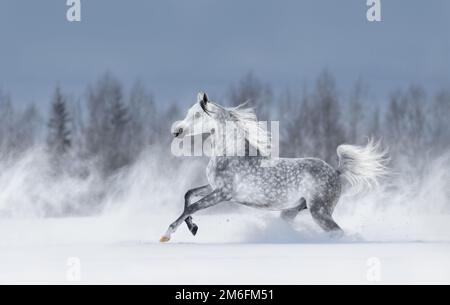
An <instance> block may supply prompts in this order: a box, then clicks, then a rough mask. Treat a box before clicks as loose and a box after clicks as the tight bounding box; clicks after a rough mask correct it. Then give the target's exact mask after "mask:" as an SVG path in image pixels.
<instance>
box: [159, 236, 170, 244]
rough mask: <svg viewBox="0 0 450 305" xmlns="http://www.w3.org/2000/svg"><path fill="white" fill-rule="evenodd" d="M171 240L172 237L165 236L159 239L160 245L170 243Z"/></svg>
mask: <svg viewBox="0 0 450 305" xmlns="http://www.w3.org/2000/svg"><path fill="white" fill-rule="evenodd" d="M169 240H170V236H166V235H163V236H162V237H161V238H160V239H159V242H160V243H166V242H168V241H169Z"/></svg>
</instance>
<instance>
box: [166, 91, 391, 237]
mask: <svg viewBox="0 0 450 305" xmlns="http://www.w3.org/2000/svg"><path fill="white" fill-rule="evenodd" d="M230 123H231V124H234V126H235V127H236V128H237V129H239V130H241V131H248V130H252V129H253V131H257V132H258V133H259V135H261V134H262V136H257V137H255V136H252V135H251V132H250V133H249V132H243V133H242V134H243V135H244V137H245V140H246V144H247V150H246V152H248V151H249V150H248V148H249V147H253V148H256V151H257V153H256V155H244V156H236V155H234V156H227V155H226V149H227V147H226V146H227V145H228V144H227V143H229V141H223V138H221V137H223V134H224V133H225V132H224V130H225V129H226V126H227V124H230ZM172 132H173V135H174V136H175V137H176V138H183V137H186V136H193V135H196V134H200V133H209V134H210V138H211V139H212V143H213V147H214V152H213V153H212V155H211V159H210V162H209V164H208V166H207V169H206V176H207V178H208V182H209V184H208V185H205V186H201V187H198V188H194V189H191V190H189V191H188V192H187V193H186V195H185V196H184V199H185V205H184V211H183V213H182V214H181V216H180V217H179V218H178V219H177V220H175V221H174V222H173V223H172V224H171V225H170V226H169V228H168V230H167V232H166V233H165V234H164V235H163V236H162V237H161V239H160V241H161V242H167V241H169V240H170V236H171V234H172V233H174V232H175V230H176V229H177V228H178V227H179V226H180V225H181V224H182V223H183V222H186V224H187V226H188V228H189V230H190V231H191V233H192V234H194V235H195V234H196V233H197V230H198V227H197V225H195V224H194V223H193V221H192V216H191V215H192V214H194V213H195V212H197V211H199V210H203V209H206V208H208V207H211V206H214V205H216V204H219V203H221V202H225V201H233V202H236V203H239V204H243V205H246V206H251V207H255V208H264V209H269V210H278V211H281V217H282V218H283V219H285V220H286V221H289V222H290V221H293V220H294V218H295V217H296V216H297V214H298V213H299V212H300V211H301V210H304V209H308V210H309V212H310V213H311V215H312V217H313V219H314V220H315V222H316V223H317V224H318V225H319V226H320V227H321V228H322V229H323V230H325V231H326V232H332V233H338V234H341V233H342V232H343V231H342V229H341V228H340V227H339V226H338V224H337V223H336V222H335V221H334V220H333V218H332V213H333V210H334V208H335V206H336V204H337V202H338V199H339V197H340V195H341V187H342V185H343V184H344V183H349V185H350V186H351V187H354V188H356V189H357V190H361V189H363V188H366V187H368V188H370V187H372V186H375V185H377V184H378V178H379V177H380V176H382V175H384V174H385V173H386V172H387V168H386V162H387V157H386V151H381V150H380V145H379V142H378V143H374V142H373V141H372V140H370V141H369V142H368V143H367V145H366V146H363V147H361V146H353V145H340V146H338V148H337V155H338V158H339V166H338V168H337V169H334V168H333V167H331V166H330V165H329V164H327V163H326V162H325V161H322V160H320V159H316V158H270V157H268V156H267V147H268V140H267V139H268V138H269V133H267V132H265V131H264V130H263V129H262V128H260V127H259V126H258V122H257V120H256V115H255V114H254V112H253V110H252V109H251V108H247V107H245V106H243V105H241V106H238V107H233V108H226V107H223V106H220V105H218V104H216V103H213V102H212V101H210V100H209V99H208V96H207V95H206V94H205V93H202V92H200V93H199V94H198V101H197V103H195V104H194V105H193V106H192V107H191V108H190V109H189V111H188V113H187V115H186V118H185V119H184V120H183V121H181V122H179V123H177V124H176V125H175V126H174V128H173V130H172ZM253 133H254V132H253ZM224 143H225V144H224ZM196 197H197V198H199V197H200V198H201V199H199V200H198V201H196V202H192V200H193V199H194V198H196Z"/></svg>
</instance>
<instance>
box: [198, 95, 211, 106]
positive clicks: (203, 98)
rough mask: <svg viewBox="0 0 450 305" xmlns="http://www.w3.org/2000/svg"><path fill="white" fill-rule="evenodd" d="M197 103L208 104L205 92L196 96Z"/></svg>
mask: <svg viewBox="0 0 450 305" xmlns="http://www.w3.org/2000/svg"><path fill="white" fill-rule="evenodd" d="M197 101H198V102H199V103H200V104H203V105H206V103H208V102H209V99H208V96H207V95H206V93H205V92H199V93H198V95H197Z"/></svg>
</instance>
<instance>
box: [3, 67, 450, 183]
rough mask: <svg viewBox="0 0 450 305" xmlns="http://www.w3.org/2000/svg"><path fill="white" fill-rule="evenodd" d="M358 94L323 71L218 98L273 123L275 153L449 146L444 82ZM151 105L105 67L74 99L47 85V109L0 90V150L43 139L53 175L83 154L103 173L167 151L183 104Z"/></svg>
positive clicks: (251, 82)
mask: <svg viewBox="0 0 450 305" xmlns="http://www.w3.org/2000/svg"><path fill="white" fill-rule="evenodd" d="M368 92H369V88H368V86H367V84H365V83H364V81H363V80H361V79H360V80H357V81H356V82H355V85H354V87H353V88H352V89H351V90H350V92H349V93H348V94H345V95H343V94H340V93H339V91H338V88H337V85H336V81H335V78H334V77H333V75H332V74H330V73H329V72H327V71H324V72H323V73H321V74H320V75H319V76H318V78H317V79H316V81H315V83H314V85H313V86H311V87H307V86H303V87H301V88H300V89H298V90H286V91H285V92H282V93H281V94H280V95H278V96H275V94H274V92H273V90H272V88H271V86H270V84H268V83H264V82H263V81H261V80H260V79H259V78H257V77H256V76H255V75H254V74H252V73H248V74H247V75H245V76H244V77H243V78H242V79H241V80H240V81H239V82H237V83H236V84H233V85H232V86H230V88H229V89H228V95H227V99H226V101H219V102H220V103H223V104H228V105H238V104H240V103H243V102H245V101H250V104H252V105H253V106H254V107H255V109H256V111H257V114H258V116H259V118H260V119H261V120H279V121H280V129H281V135H280V138H281V147H280V153H281V155H282V156H289V157H293V156H297V157H301V156H315V157H319V158H322V159H324V160H326V161H328V162H330V163H332V164H335V162H336V147H337V146H338V145H339V144H341V143H345V142H347V143H355V144H358V143H360V144H361V143H363V142H364V141H365V140H366V139H367V138H368V137H371V136H373V137H375V138H381V139H383V141H384V144H385V145H388V146H389V147H390V151H391V156H392V157H393V159H394V160H401V161H402V162H414V163H415V164H417V166H418V167H420V166H419V165H420V164H425V162H424V161H426V159H427V158H428V157H430V156H431V157H433V156H436V155H439V154H442V153H444V152H448V151H449V150H450V124H449V123H448V121H447V120H448V117H449V116H450V90H449V89H445V88H444V89H442V90H441V91H439V92H438V93H436V94H434V95H427V94H426V92H425V90H424V89H423V88H421V87H420V86H410V87H409V88H407V89H403V90H397V91H395V92H393V93H392V94H391V95H390V96H389V97H388V100H387V101H384V102H382V103H376V104H375V103H371V101H370V99H369V94H368ZM193 96H195V92H193ZM193 100H194V99H193ZM161 105H162V104H161V103H156V101H155V99H154V97H153V95H152V94H150V93H149V92H148V91H147V90H146V88H145V86H144V85H143V84H142V83H136V84H135V85H134V86H133V87H132V88H130V90H128V91H127V90H126V89H125V88H124V86H123V85H122V83H121V82H120V81H119V80H118V79H117V78H115V77H113V76H112V75H111V74H109V73H107V74H105V75H103V76H102V77H100V78H99V80H98V81H97V82H96V83H95V84H92V85H90V86H88V88H87V93H86V94H85V95H84V96H83V98H79V99H74V98H70V97H69V96H68V95H66V94H65V93H64V92H63V90H62V89H61V88H59V87H57V88H55V91H54V93H53V97H52V100H51V106H50V112H49V113H48V114H42V113H40V112H39V111H38V109H37V107H36V106H34V105H30V106H28V107H26V108H25V109H23V110H21V111H19V110H17V109H15V108H14V107H13V103H12V100H11V98H10V96H9V95H7V94H5V93H4V92H3V93H2V92H1V91H0V154H1V156H2V157H4V158H5V157H8V158H12V157H17V156H20V154H21V153H23V152H24V151H27V150H28V149H30V148H33V147H35V146H37V145H42V144H44V143H45V145H46V147H47V152H48V154H49V155H50V156H51V160H52V164H53V166H54V169H55V173H58V172H61V171H64V169H65V168H66V167H67V168H70V164H71V163H73V162H74V160H76V161H77V162H78V163H79V161H80V160H81V161H83V160H89V161H90V162H94V164H95V165H96V168H97V169H98V170H99V172H100V173H101V174H102V175H103V176H104V177H108V176H110V175H113V174H114V173H116V172H117V171H118V170H120V169H123V168H126V167H127V166H130V165H131V164H133V162H135V160H136V159H137V158H138V156H139V154H140V153H141V152H142V151H144V150H146V149H147V148H148V147H159V148H162V149H166V151H167V152H169V149H170V147H169V142H170V140H171V137H170V126H171V124H172V122H173V121H174V120H177V119H181V118H182V117H183V116H184V114H185V111H180V107H179V106H178V105H177V104H176V103H173V104H171V105H169V106H166V107H162V106H161ZM44 139H46V140H44ZM421 162H422V163H421ZM81 163H83V162H81Z"/></svg>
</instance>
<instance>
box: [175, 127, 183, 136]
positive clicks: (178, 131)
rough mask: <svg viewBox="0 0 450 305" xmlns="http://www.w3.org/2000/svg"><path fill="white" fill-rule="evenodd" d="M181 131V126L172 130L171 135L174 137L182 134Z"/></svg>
mask: <svg viewBox="0 0 450 305" xmlns="http://www.w3.org/2000/svg"><path fill="white" fill-rule="evenodd" d="M182 133H183V128H178V129H177V130H175V131H174V132H173V136H174V137H175V138H176V137H178V136H179V135H180V134H182Z"/></svg>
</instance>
